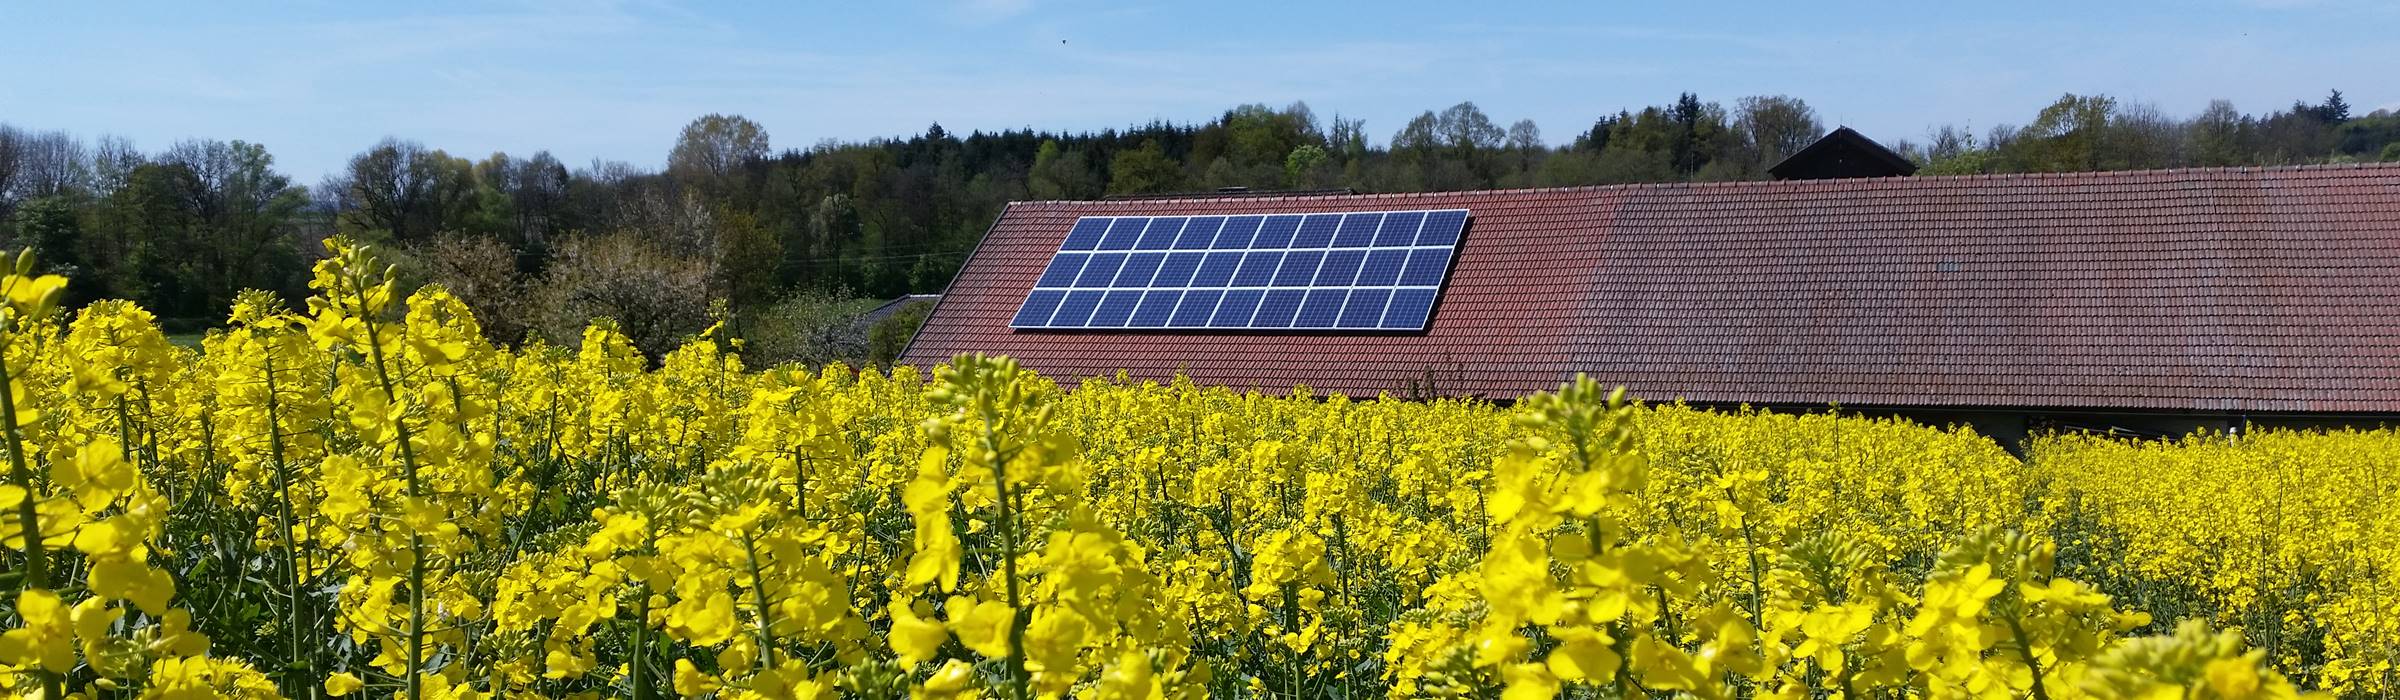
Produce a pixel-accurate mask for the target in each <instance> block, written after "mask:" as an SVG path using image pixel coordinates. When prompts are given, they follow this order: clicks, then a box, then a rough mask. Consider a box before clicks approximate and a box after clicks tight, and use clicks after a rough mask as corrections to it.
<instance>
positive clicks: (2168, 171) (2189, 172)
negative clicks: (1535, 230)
mask: <svg viewBox="0 0 2400 700" xmlns="http://www.w3.org/2000/svg"><path fill="white" fill-rule="evenodd" d="M2349 170H2391V171H2394V172H2400V161H2394V162H2380V163H2307V164H2300V165H2219V166H2199V167H2184V168H2148V169H2142V170H2082V171H2073V172H2038V173H1973V174H1966V175H1912V176H1907V177H1860V178H1829V179H1822V180H1720V181H1711V182H1626V183H1616V184H1607V185H1553V186H1549V187H1506V188H1499V187H1496V188H1485V189H1473V190H1439V191H1428V192H1358V193H1354V194H1331V193H1328V194H1299V193H1295V194H1287V195H1274V196H1261V197H1241V198H1230V197H1209V196H1192V197H1175V196H1164V197H1158V198H1152V199H1035V200H1012V201H1011V202H1010V204H1049V205H1083V204H1118V203H1138V204H1151V205H1156V204H1182V203H1223V202H1228V201H1240V202H1302V201H1327V200H1342V199H1348V200H1360V199H1420V198H1427V197H1479V196H1494V195H1524V194H1556V193H1575V192H1637V191H1650V190H1670V189H1694V190H1727V189H1777V188H1791V189H1804V188H1809V187H1824V186H1826V184H1827V183H1845V184H1853V185H1855V184H1860V183H1891V184H1892V185H1894V186H1906V185H1908V184H1911V183H1918V182H2057V181H2083V180H2100V179H2110V178H2121V177H2122V178H2131V177H2138V176H2145V175H2166V176H2180V177H2197V176H2206V175H2224V174H2268V173H2284V172H2314V171H2349Z"/></svg>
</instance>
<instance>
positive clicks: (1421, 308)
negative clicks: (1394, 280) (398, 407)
mask: <svg viewBox="0 0 2400 700" xmlns="http://www.w3.org/2000/svg"><path fill="white" fill-rule="evenodd" d="M1432 314H1433V290H1431V289H1402V290H1398V291H1395V292H1392V303H1391V305H1390V306H1386V307H1384V309H1383V325H1382V327H1383V328H1390V329H1407V330H1416V329H1419V328H1424V327H1425V319H1426V318H1427V317H1429V316H1431V315H1432Z"/></svg>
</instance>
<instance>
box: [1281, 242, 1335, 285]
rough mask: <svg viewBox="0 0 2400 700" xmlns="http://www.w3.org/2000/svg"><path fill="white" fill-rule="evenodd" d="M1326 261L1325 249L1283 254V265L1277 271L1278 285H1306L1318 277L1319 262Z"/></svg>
mask: <svg viewBox="0 0 2400 700" xmlns="http://www.w3.org/2000/svg"><path fill="white" fill-rule="evenodd" d="M1324 261H1325V251H1321V250H1300V251H1293V252H1292V253H1290V254H1288V255H1285V256H1283V267H1282V269H1280V270H1278V271H1276V273H1275V286H1277V287H1306V286H1309V285H1308V283H1309V281H1310V280H1314V279H1316V278H1317V264H1318V263H1321V262H1324Z"/></svg>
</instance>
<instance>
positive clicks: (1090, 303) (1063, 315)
mask: <svg viewBox="0 0 2400 700" xmlns="http://www.w3.org/2000/svg"><path fill="white" fill-rule="evenodd" d="M1101 295H1102V293H1101V292H1069V293H1068V294H1067V300H1066V301H1065V302H1062V303H1060V304H1059V305H1058V315H1056V316H1051V317H1050V325H1053V326H1082V325H1084V324H1087V323H1090V322H1091V321H1092V309H1093V308H1094V307H1098V306H1099V305H1100V297H1101Z"/></svg>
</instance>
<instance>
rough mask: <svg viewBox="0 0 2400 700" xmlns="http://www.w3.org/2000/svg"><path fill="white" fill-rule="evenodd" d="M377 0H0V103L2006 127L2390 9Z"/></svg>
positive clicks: (2342, 4)
mask: <svg viewBox="0 0 2400 700" xmlns="http://www.w3.org/2000/svg"><path fill="white" fill-rule="evenodd" d="M364 5H365V3H350V2H291V3H255V2H207V3H187V2H163V1H162V2H127V3H104V2H30V1H11V0H0V26H7V27H9V28H10V29H9V30H7V32H6V35H7V36H8V41H6V42H4V43H0V66H4V67H5V68H0V121H4V122H8V123H11V124H15V125H17V126H20V127H26V128H35V129H66V130H70V131H73V132H76V133H78V134H81V135H84V136H86V137H90V136H94V135H98V134H102V133H115V134H121V135H124V136H128V137H131V138H132V139H134V141H135V143H136V144H137V145H138V146H140V147H142V148H143V149H145V150H157V149H161V148H164V147H166V146H168V145H170V144H171V143H173V142H174V141H176V140H179V139H185V138H195V137H207V138H223V139H236V138H238V139H243V140H248V141H254V142H259V143H264V144H266V145H267V147H268V148H269V149H270V150H271V151H272V152H273V153H274V154H275V155H276V157H277V158H278V163H279V165H280V166H281V167H282V168H283V169H284V170H285V171H286V172H288V173H291V174H292V175H294V177H295V178H296V179H298V180H299V181H301V182H303V183H314V182H316V181H317V179H318V178H319V177H321V176H322V175H324V174H325V173H327V172H331V171H333V170H336V169H339V168H340V167H341V164H342V163H343V162H345V161H346V160H347V159H348V158H349V157H350V156H351V155H352V154H355V153H357V152H358V151H360V150H363V149H365V148H366V147H367V146H369V145H371V144H373V143H374V142H375V141H376V140H378V139H380V138H382V137H384V136H387V135H391V136H400V137H404V138H413V139H417V140H420V141H423V142H425V143H427V144H428V145H431V146H434V147H437V148H442V149H445V150H448V151H450V152H452V153H454V154H460V155H466V156H470V157H476V158H480V157H482V156H484V155H487V154H489V153H491V152H494V151H507V152H510V153H516V154H526V153H531V152H533V151H535V150H539V149H545V148H546V149H549V150H550V151H551V152H553V153H554V154H556V155H557V156H558V157H559V158H560V159H562V160H564V161H566V162H567V163H569V164H571V165H581V164H584V163H588V162H590V161H591V160H592V159H594V158H604V159H609V160H623V161H628V162H631V163H634V164H636V165H641V166H644V167H655V166H657V165H658V164H660V163H662V162H663V161H664V160H665V157H666V153H667V150H668V148H669V147H670V146H671V145H672V143H673V141H674V138H675V134H676V131H677V130H678V129H679V128H680V127H681V126H682V125H683V124H684V123H685V122H687V121H689V120H690V119H692V118H693V117H695V116H698V115H701V114H705V113H710V112H726V113H737V114H742V115H745V116H748V117H750V118H752V119H755V120H757V121H759V122H760V123H761V124H764V125H765V126H766V128H767V130H768V132H769V133H770V135H771V136H772V138H773V139H774V142H775V145H776V146H777V147H778V148H788V147H806V146H808V145H810V144H813V143H815V142H817V141H820V140H824V139H843V140H853V139H861V138H867V137H874V136H900V135H906V134H912V133H917V132H920V131H922V130H923V129H924V128H925V126H926V125H928V124H931V123H933V122H936V121H939V122H941V123H942V124H943V125H944V126H945V127H947V128H950V129H952V130H955V131H960V132H964V131H968V130H973V129H987V130H988V129H1001V128H1010V127H1024V126H1033V127H1038V128H1045V129H1070V130H1082V129H1097V128H1101V127H1109V126H1124V125H1127V124H1132V123H1138V122H1145V121H1149V120H1152V119H1168V120H1174V121H1199V120H1205V119H1207V118H1210V117H1212V116H1214V115H1216V114H1217V113H1219V112H1221V111H1222V110H1223V109H1224V108H1226V107H1229V106H1232V105H1235V104H1239V103H1245V102H1263V103H1268V104H1273V105H1282V104H1286V103H1289V102H1292V101H1294V100H1306V101H1307V102H1308V103H1309V104H1310V105H1311V106H1312V107H1313V108H1314V109H1315V110H1316V112H1317V114H1318V115H1319V117H1320V118H1326V119H1329V118H1330V117H1331V116H1332V115H1334V114H1336V113H1339V114H1341V115H1343V116H1348V117H1356V118H1363V119H1365V120H1366V125H1367V131H1368V132H1369V133H1370V134H1372V135H1374V136H1376V137H1378V138H1379V139H1380V138H1382V137H1387V136H1389V134H1390V133H1391V132H1392V131H1394V130H1396V129H1398V128H1399V127H1400V125H1401V124H1402V123H1403V122H1405V121H1406V120H1407V119H1408V118H1409V117H1410V116H1412V115H1414V114H1416V113H1418V112H1421V111H1424V110H1426V109H1436V108H1440V107H1444V106H1448V105H1450V104H1454V103H1457V102H1459V101H1461V100H1473V101H1475V102H1476V103H1477V104H1479V105H1481V106H1482V107H1483V108H1484V110H1485V111H1486V112H1488V113H1490V114H1491V115H1492V116H1493V118H1494V119H1496V120H1498V121H1500V122H1502V123H1504V124H1505V123H1507V122H1511V121H1514V120H1517V119H1520V118H1532V119H1534V120H1535V121H1536V122H1538V123H1539V124H1540V125H1541V127H1542V129H1543V133H1544V134H1545V135H1546V136H1547V137H1548V140H1549V141H1551V142H1552V143H1559V142H1564V141H1567V140H1569V139H1571V138H1572V136H1573V134H1574V133H1576V132H1577V131H1580V130H1582V129H1583V128H1585V127H1587V126H1588V125H1589V124H1590V123H1591V121H1592V119H1593V118H1595V117H1597V116H1599V115H1602V114H1606V113H1613V112H1615V111H1617V110H1619V109H1628V108H1633V109H1638V108H1639V107H1641V106H1642V105H1646V104H1659V103H1663V102H1666V101H1669V100H1671V99H1673V98H1674V96H1675V95H1676V93H1678V92H1681V91H1687V90H1688V91H1692V92H1696V93H1699V95H1700V96H1701V97H1702V98H1704V99H1709V100H1716V101H1722V102H1725V103H1727V104H1729V105H1730V104H1731V102H1732V101H1733V100H1734V99H1735V98H1737V97H1740V96H1743V95H1752V94H1778V93H1780V94H1789V95H1793V96H1797V97H1801V98H1803V99H1806V100H1807V101H1808V102H1809V104H1811V105H1813V106H1815V107H1816V109H1817V110H1818V112H1819V114H1820V115H1821V116H1822V117H1823V118H1824V119H1825V120H1826V121H1827V123H1828V124H1829V125H1831V124H1836V123H1846V124H1849V125H1851V126H1854V127H1857V128H1859V129H1861V130H1863V131H1865V132H1866V133H1867V134H1869V135H1870V136H1874V137H1877V138H1882V139H1886V140H1891V139H1901V138H1915V139H1921V138H1922V136H1923V135H1924V133H1925V132H1926V130H1927V129H1928V128H1930V127H1932V126H1935V125H1939V124H1945V123H1955V124H1964V125H1971V126H1972V127H1973V128H1974V129H1975V130H1976V131H1978V132H1980V131H1982V130H1983V129H1985V128H1987V127H1989V126H1991V125H1992V124H1994V123H1998V122H2011V123H2022V122H2023V121H2025V120H2026V119H2028V118H2030V117H2031V116H2032V115H2033V113H2034V112H2035V111H2037V110H2039V109H2040V108H2041V107H2042V106H2043V105H2045V104H2048V103H2049V102H2050V101H2052V100H2053V99H2056V98H2057V97H2058V95H2059V94H2061V93H2064V92H2081V93H2091V92H2103V93H2109V94H2112V95H2116V96H2118V97H2119V98H2121V99H2130V100H2134V101H2141V102H2149V103H2154V104H2156V105H2157V106H2158V107H2159V108H2161V109H2163V110H2165V111H2166V112H2168V113H2169V114H2174V115H2178V116H2182V115H2189V114H2191V113H2193V112H2196V111H2198V110H2199V109H2200V108H2201V107H2202V106H2204V105H2206V104H2207V101H2208V100H2209V99H2211V98H2218V97H2222V98H2227V99H2231V100H2233V101H2234V104H2235V105H2236V106H2237V107H2239V108H2241V109H2242V110H2244V111H2248V112H2259V111H2265V110H2270V109H2275V108H2279V107H2282V106H2285V105H2288V104H2290V103H2291V102H2292V101H2293V100H2294V99H2301V98H2306V99H2309V100H2312V101H2313V100H2316V99H2318V98H2320V97H2322V96H2323V95H2324V94H2325V92H2326V90H2327V89H2329V88H2340V89H2341V90H2342V91H2343V92H2344V93H2345V94H2346V95H2347V96H2348V97H2349V99H2350V101H2351V103H2352V104H2353V105H2354V106H2355V107H2356V109H2357V111H2359V112H2361V113H2363V112H2365V111H2368V110H2371V109H2374V108H2378V107H2394V108H2400V77H2396V76H2395V75H2394V74H2393V73H2392V67H2393V66H2394V65H2400V32H2395V31H2393V28H2394V27H2400V3H2395V2H2391V1H2390V0H2186V1H2183V2H2118V1H2111V0H2084V1H2082V2H2040V1H2033V0H2021V1H2018V2H2007V3H1989V2H1975V3H1967V2H1920V3H1866V2H1839V1H1820V2H1729V1H1719V2H1638V3H1636V2H1594V1H1587V2H1564V3H1555V4H1544V3H1522V4H1519V3H1499V2H1483V3H1477V2H1457V1H1455V0H1449V1H1443V2H1409V1H1401V0H1390V1H1386V2H1378V3H1360V4H1357V5H1333V4H1320V3H1302V2H1290V1H1286V2H1264V3H1258V2H1165V3H1149V2H1099V1H1086V0H1072V1H1057V2H1053V1H1051V0H964V1H958V2H926V3H877V2H838V3H837V2H808V3H767V2H757V3H730V2H728V3H708V4H700V3H678V2H671V1H668V0H650V1H639V2H602V1H570V0H559V1H544V2H514V3H459V2H432V1H429V2H412V3H388V4H387V7H383V8H368V7H365V6H364Z"/></svg>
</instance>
